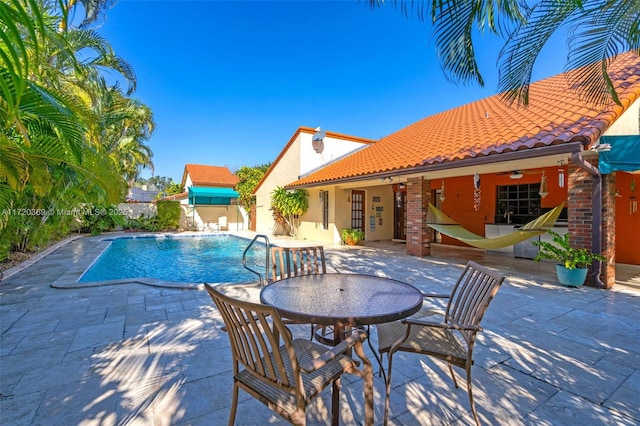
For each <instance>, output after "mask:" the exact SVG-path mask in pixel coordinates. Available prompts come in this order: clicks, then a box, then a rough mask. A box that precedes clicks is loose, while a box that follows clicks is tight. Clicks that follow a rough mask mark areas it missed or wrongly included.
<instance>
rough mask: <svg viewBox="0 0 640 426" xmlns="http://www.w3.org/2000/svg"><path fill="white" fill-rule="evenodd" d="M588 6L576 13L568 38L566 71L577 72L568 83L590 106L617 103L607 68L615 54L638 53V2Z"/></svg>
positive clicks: (623, 1)
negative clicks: (574, 23)
mask: <svg viewBox="0 0 640 426" xmlns="http://www.w3.org/2000/svg"><path fill="white" fill-rule="evenodd" d="M596 3H601V2H596ZM589 6H590V7H589V8H585V9H583V10H580V11H579V14H578V16H577V17H576V25H575V26H574V27H573V28H572V31H571V33H570V36H569V46H570V50H569V57H568V60H567V69H569V70H571V69H577V71H576V72H575V73H574V74H573V79H572V81H571V83H572V86H574V87H577V88H578V90H579V93H580V94H581V95H582V96H583V97H584V98H585V99H587V100H588V101H589V102H591V103H593V104H596V105H604V104H608V103H610V102H611V101H613V102H615V103H617V104H620V99H619V98H618V95H617V93H616V88H615V87H614V85H613V83H612V81H611V78H610V77H609V75H608V73H607V69H608V67H609V65H610V63H611V61H613V60H614V59H615V57H616V56H617V55H619V54H621V53H623V52H626V51H627V50H629V49H633V50H636V51H637V52H638V53H640V46H639V45H638V43H637V38H636V42H635V46H634V35H633V33H634V27H635V33H636V35H635V37H638V34H637V32H638V30H637V28H638V22H639V21H640V3H638V2H637V1H635V0H632V1H630V0H618V1H615V2H606V4H590V5H589Z"/></svg>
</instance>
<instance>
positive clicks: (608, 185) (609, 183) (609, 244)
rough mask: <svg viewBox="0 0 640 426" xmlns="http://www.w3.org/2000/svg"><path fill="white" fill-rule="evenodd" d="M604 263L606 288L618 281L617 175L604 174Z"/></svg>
mask: <svg viewBox="0 0 640 426" xmlns="http://www.w3.org/2000/svg"><path fill="white" fill-rule="evenodd" d="M602 255H603V256H604V257H605V259H607V261H606V262H605V263H603V264H602V268H601V271H600V281H602V282H603V283H604V284H605V287H606V288H611V287H613V285H614V284H615V283H616V175H615V173H611V174H609V175H602Z"/></svg>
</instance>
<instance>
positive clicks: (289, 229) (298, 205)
mask: <svg viewBox="0 0 640 426" xmlns="http://www.w3.org/2000/svg"><path fill="white" fill-rule="evenodd" d="M307 210H309V193H308V192H307V191H306V190H304V189H296V190H292V191H290V190H287V189H285V188H283V187H281V186H279V187H277V188H276V189H274V190H273V192H271V212H272V214H273V218H274V220H275V222H276V223H277V224H279V225H281V226H282V228H283V230H284V232H285V234H286V235H292V236H295V235H296V234H297V232H298V226H299V220H300V216H301V215H303V214H304V213H306V212H307Z"/></svg>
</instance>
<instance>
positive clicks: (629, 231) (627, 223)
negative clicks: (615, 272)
mask: <svg viewBox="0 0 640 426" xmlns="http://www.w3.org/2000/svg"><path fill="white" fill-rule="evenodd" d="M545 173H546V175H547V185H548V190H549V195H547V196H546V197H545V198H543V199H542V207H543V208H552V207H555V206H557V205H558V204H560V203H562V202H563V201H566V199H567V188H566V186H565V188H560V187H559V186H558V170H557V168H550V169H546V170H545ZM566 176H567V173H566V166H565V177H566ZM540 178H541V174H540V173H534V174H525V175H524V176H523V177H522V179H518V180H512V179H510V178H509V176H508V175H506V174H505V175H495V174H492V175H481V176H480V189H481V194H482V196H481V203H480V209H479V210H478V211H475V210H474V208H473V177H472V176H464V177H456V178H449V179H444V184H445V200H444V202H443V203H442V211H444V212H445V213H446V214H447V215H449V216H451V217H452V218H453V219H454V220H456V221H457V222H458V223H460V224H462V225H463V226H464V227H465V228H467V229H469V230H470V231H471V232H474V233H476V234H479V235H484V225H485V224H487V223H494V215H495V208H496V187H497V186H498V185H516V184H524V183H536V182H540ZM633 179H635V180H636V190H635V196H636V197H637V200H638V205H639V208H640V176H639V175H631V174H628V173H621V172H618V174H617V177H616V188H617V189H618V191H619V193H620V196H619V197H617V199H616V261H617V262H620V263H629V264H635V265H640V249H639V248H638V247H640V210H639V211H638V213H635V214H629V202H630V201H631V200H633V199H631V198H630V197H631V196H632V195H631V181H632V180H633ZM441 185H442V180H433V181H431V189H432V190H435V189H439V188H440V187H441ZM442 243H443V244H451V245H458V246H466V244H464V243H462V242H460V241H458V240H456V239H454V238H450V237H447V236H446V235H443V236H442Z"/></svg>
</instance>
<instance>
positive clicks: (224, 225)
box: [218, 216, 229, 228]
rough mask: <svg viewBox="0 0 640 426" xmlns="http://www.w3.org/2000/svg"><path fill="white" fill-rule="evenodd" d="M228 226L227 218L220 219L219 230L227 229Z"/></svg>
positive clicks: (221, 217)
mask: <svg viewBox="0 0 640 426" xmlns="http://www.w3.org/2000/svg"><path fill="white" fill-rule="evenodd" d="M227 226H229V225H228V224H227V217H226V216H220V217H218V227H219V228H226V227H227Z"/></svg>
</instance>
